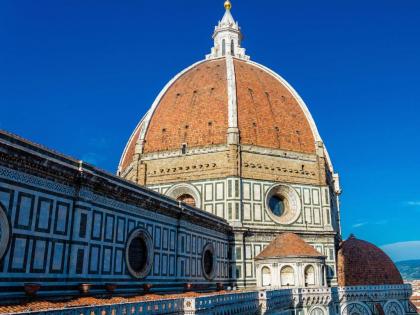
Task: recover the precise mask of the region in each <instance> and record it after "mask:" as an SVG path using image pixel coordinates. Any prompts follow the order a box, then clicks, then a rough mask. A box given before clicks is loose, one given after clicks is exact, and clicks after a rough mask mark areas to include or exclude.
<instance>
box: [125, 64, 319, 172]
mask: <svg viewBox="0 0 420 315" xmlns="http://www.w3.org/2000/svg"><path fill="white" fill-rule="evenodd" d="M227 59H228V58H226V57H224V58H218V59H211V60H206V61H202V62H199V63H197V64H195V65H193V66H192V67H190V68H189V69H187V70H184V71H183V72H181V74H179V75H178V76H177V77H175V79H174V80H172V81H171V82H170V83H168V85H167V86H166V87H165V88H164V89H163V90H162V92H161V93H160V95H159V96H158V98H157V99H156V101H155V103H154V104H153V106H152V108H151V109H150V110H149V112H148V114H147V115H146V116H145V118H144V119H143V121H142V122H141V123H139V125H138V127H137V128H136V130H135V132H134V133H133V136H132V137H131V138H130V140H129V142H128V144H127V146H126V150H125V152H124V155H123V157H122V160H121V164H120V169H124V168H126V167H127V166H128V165H129V164H130V163H131V161H132V158H133V154H134V151H135V146H136V143H137V142H138V141H139V140H140V141H141V142H142V144H143V152H142V153H152V152H162V151H172V150H180V148H181V147H182V145H183V144H186V145H187V146H188V148H194V147H206V146H212V145H222V144H226V143H227V141H228V140H227V133H228V128H232V127H233V128H236V129H237V130H238V131H239V143H240V144H245V145H254V146H258V147H262V148H270V149H281V150H286V151H293V152H299V153H307V154H314V153H315V141H316V139H317V138H318V137H319V136H318V135H317V131H316V127H315V124H314V123H313V120H312V117H311V116H310V114H309V112H308V110H307V108H306V106H305V104H304V103H303V101H302V100H301V99H300V97H299V96H298V95H297V93H296V92H295V91H294V90H293V89H292V88H291V87H290V86H289V85H288V84H287V82H286V81H284V80H283V79H282V78H281V77H279V76H277V75H276V74H275V73H274V72H272V71H270V70H269V69H267V68H265V67H263V66H260V65H259V64H257V63H254V62H252V61H249V60H241V59H236V58H230V59H229V60H227ZM229 62H230V65H231V66H230V67H229Z"/></svg>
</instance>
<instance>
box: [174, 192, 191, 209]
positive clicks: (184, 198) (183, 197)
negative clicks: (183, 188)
mask: <svg viewBox="0 0 420 315" xmlns="http://www.w3.org/2000/svg"><path fill="white" fill-rule="evenodd" d="M176 200H178V201H181V202H183V203H185V204H187V205H189V206H191V207H195V199H194V197H193V196H191V195H190V194H183V195H181V196H179V197H178V198H176Z"/></svg>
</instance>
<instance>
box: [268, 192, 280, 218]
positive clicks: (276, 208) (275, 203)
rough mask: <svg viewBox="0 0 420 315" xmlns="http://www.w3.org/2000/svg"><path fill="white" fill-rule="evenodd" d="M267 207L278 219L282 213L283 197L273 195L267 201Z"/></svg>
mask: <svg viewBox="0 0 420 315" xmlns="http://www.w3.org/2000/svg"><path fill="white" fill-rule="evenodd" d="M268 206H269V207H270V210H271V212H272V213H273V214H274V215H276V216H278V217H280V216H282V215H283V213H284V197H283V196H277V195H273V196H271V197H270V200H269V201H268Z"/></svg>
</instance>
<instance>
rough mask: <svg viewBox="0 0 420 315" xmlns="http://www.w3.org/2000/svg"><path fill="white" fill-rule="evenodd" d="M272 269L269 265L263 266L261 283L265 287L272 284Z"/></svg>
mask: <svg viewBox="0 0 420 315" xmlns="http://www.w3.org/2000/svg"><path fill="white" fill-rule="evenodd" d="M271 282H272V279H271V269H270V268H269V267H267V266H264V267H262V268H261V285H262V286H263V287H269V286H271Z"/></svg>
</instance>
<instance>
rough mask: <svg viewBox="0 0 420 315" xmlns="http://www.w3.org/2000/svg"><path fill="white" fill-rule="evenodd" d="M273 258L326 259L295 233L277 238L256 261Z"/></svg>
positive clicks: (283, 234)
mask: <svg viewBox="0 0 420 315" xmlns="http://www.w3.org/2000/svg"><path fill="white" fill-rule="evenodd" d="M271 257H324V255H322V254H321V253H320V252H318V251H317V250H316V249H315V248H313V247H312V246H311V245H309V244H308V243H306V242H305V241H304V240H303V239H302V238H300V237H299V236H297V235H296V234H294V233H282V234H280V235H279V236H277V237H276V238H275V239H274V240H273V241H272V242H271V243H270V244H269V245H268V246H267V247H266V248H264V250H263V251H262V252H261V253H259V255H258V256H257V257H255V259H265V258H271Z"/></svg>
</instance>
